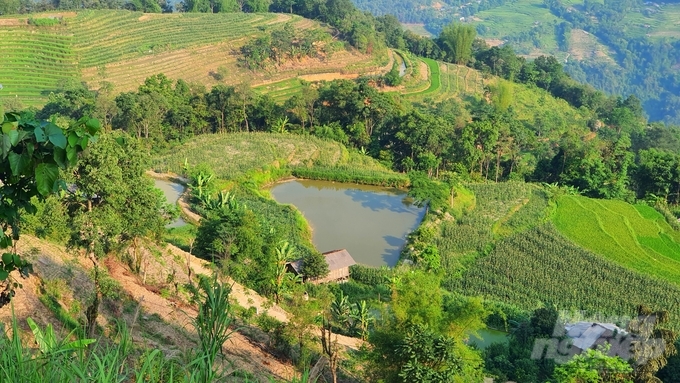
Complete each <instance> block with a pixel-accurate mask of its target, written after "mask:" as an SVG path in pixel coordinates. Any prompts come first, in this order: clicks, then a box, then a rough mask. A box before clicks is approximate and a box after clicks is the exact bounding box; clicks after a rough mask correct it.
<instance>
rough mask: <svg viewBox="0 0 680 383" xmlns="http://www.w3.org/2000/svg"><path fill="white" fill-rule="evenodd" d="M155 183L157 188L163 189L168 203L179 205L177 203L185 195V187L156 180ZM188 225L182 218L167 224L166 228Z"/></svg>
mask: <svg viewBox="0 0 680 383" xmlns="http://www.w3.org/2000/svg"><path fill="white" fill-rule="evenodd" d="M154 182H155V184H156V188H158V189H161V191H162V192H163V194H165V198H166V199H167V200H168V203H169V204H171V205H175V204H177V201H179V197H180V196H181V195H182V193H184V185H181V184H178V183H176V182H170V181H166V180H157V179H154ZM186 224H187V223H186V222H184V220H183V219H182V217H179V218H177V219H176V220H174V221H173V222H170V223H169V224H167V225H166V226H165V227H167V228H172V227H181V226H184V225H186Z"/></svg>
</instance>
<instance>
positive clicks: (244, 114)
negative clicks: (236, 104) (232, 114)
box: [243, 99, 250, 132]
mask: <svg viewBox="0 0 680 383" xmlns="http://www.w3.org/2000/svg"><path fill="white" fill-rule="evenodd" d="M243 120H245V122H246V132H250V127H249V126H248V115H247V114H246V101H245V99H244V100H243Z"/></svg>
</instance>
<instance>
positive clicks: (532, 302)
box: [450, 223, 680, 329]
mask: <svg viewBox="0 0 680 383" xmlns="http://www.w3.org/2000/svg"><path fill="white" fill-rule="evenodd" d="M450 288H451V289H452V291H456V292H458V293H461V294H465V295H471V296H479V295H481V296H484V297H485V298H487V299H491V300H497V301H502V302H505V303H509V304H513V305H516V306H518V307H520V308H522V309H525V310H533V309H536V308H538V307H542V306H544V305H545V304H557V305H558V309H565V310H586V311H587V312H589V313H598V314H604V315H626V316H630V315H634V313H635V309H636V307H637V305H639V304H641V303H644V304H645V305H648V306H650V307H653V308H654V309H664V310H668V311H669V312H670V314H671V321H672V324H671V326H672V327H674V328H675V329H678V328H680V301H679V300H678V299H677V297H678V296H680V288H679V287H678V286H677V285H674V284H672V283H668V282H667V281H663V280H660V279H658V278H654V277H652V276H649V275H645V274H642V273H638V272H636V271H633V270H630V269H628V268H626V267H623V266H621V265H619V264H617V263H616V262H612V261H610V260H608V259H606V258H604V257H601V256H599V255H596V254H593V253H592V252H590V251H587V250H585V249H583V248H582V247H580V246H577V245H576V244H574V243H573V242H570V241H569V240H568V239H567V238H565V237H564V236H563V235H562V234H560V233H559V232H558V231H557V230H556V229H555V227H554V226H553V225H552V224H551V223H546V224H544V225H541V226H538V227H536V228H533V229H531V230H529V231H527V232H522V233H519V234H515V235H511V236H510V237H507V238H506V239H504V240H502V241H500V242H499V243H497V244H496V246H495V247H494V249H493V250H492V251H491V252H490V253H489V255H487V256H484V257H480V258H478V259H477V260H476V261H475V262H474V264H473V265H471V266H470V267H469V268H468V269H467V271H465V272H464V273H463V277H462V278H460V279H458V280H455V281H454V283H453V284H452V285H451V287H450Z"/></svg>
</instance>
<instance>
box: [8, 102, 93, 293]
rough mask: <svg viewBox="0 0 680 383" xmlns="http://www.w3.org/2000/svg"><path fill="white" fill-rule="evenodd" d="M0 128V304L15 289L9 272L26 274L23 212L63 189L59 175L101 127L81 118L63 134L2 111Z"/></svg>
mask: <svg viewBox="0 0 680 383" xmlns="http://www.w3.org/2000/svg"><path fill="white" fill-rule="evenodd" d="M0 127H1V129H2V135H0V249H3V250H4V251H5V252H4V253H3V254H2V257H1V258H0V284H2V283H4V284H5V286H4V290H3V291H2V293H0V305H1V304H4V303H7V301H8V300H9V298H10V297H11V296H12V295H13V291H12V290H13V288H14V287H15V286H17V285H18V284H15V283H14V282H12V283H7V280H8V278H9V273H10V272H12V271H14V270H19V271H20V272H21V273H22V274H26V273H27V272H28V271H29V269H30V266H29V264H28V263H27V262H26V261H24V260H22V259H21V258H20V257H19V255H18V254H17V251H16V241H17V240H19V236H20V227H21V212H22V211H23V212H28V213H35V212H36V208H35V206H33V203H32V200H33V198H37V199H39V200H41V201H42V200H44V199H45V198H46V197H47V196H48V195H50V194H51V193H53V192H56V191H57V190H59V189H60V188H62V186H63V185H64V183H63V181H60V171H61V170H66V169H67V168H69V167H72V166H75V165H76V164H77V163H78V158H79V155H80V153H81V152H82V151H83V150H84V149H86V148H87V147H88V145H89V144H90V143H91V142H93V141H96V140H97V137H98V133H99V129H100V126H99V122H98V121H96V120H91V119H88V118H82V119H80V120H78V121H77V122H76V123H74V124H73V125H72V126H71V127H69V128H68V129H65V130H62V129H61V128H59V127H58V126H56V125H55V124H53V123H51V122H47V121H37V120H34V119H31V118H28V117H23V116H21V115H18V114H16V113H6V114H5V113H4V111H3V110H2V107H0ZM8 230H11V233H9V235H8ZM10 282H11V281H10Z"/></svg>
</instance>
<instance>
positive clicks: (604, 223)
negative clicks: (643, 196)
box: [554, 196, 680, 284]
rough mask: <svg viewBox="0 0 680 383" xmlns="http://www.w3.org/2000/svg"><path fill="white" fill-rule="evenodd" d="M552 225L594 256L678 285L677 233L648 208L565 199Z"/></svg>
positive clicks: (679, 251)
mask: <svg viewBox="0 0 680 383" xmlns="http://www.w3.org/2000/svg"><path fill="white" fill-rule="evenodd" d="M554 222H555V225H556V226H557V228H558V229H559V230H560V231H561V232H562V233H563V234H564V235H565V236H567V237H568V238H569V239H571V240H572V241H574V242H575V243H577V244H578V245H580V246H582V247H584V248H586V249H588V250H590V251H592V252H594V253H597V254H600V255H602V256H604V257H606V258H608V259H610V260H612V261H614V262H616V263H618V264H620V265H622V266H624V267H627V268H629V269H633V270H636V271H639V272H641V273H645V274H649V275H653V276H656V277H659V278H662V279H665V280H667V281H669V282H672V283H675V284H680V233H678V232H675V231H674V230H673V229H672V228H671V227H670V226H669V225H668V223H667V222H666V221H665V220H664V218H663V216H662V215H661V214H659V213H658V212H656V211H655V210H654V209H653V208H651V207H648V206H643V205H635V206H634V205H630V204H627V203H625V202H622V201H614V200H595V199H590V198H585V197H577V196H564V197H561V198H560V199H559V200H558V203H557V212H556V214H555V216H554Z"/></svg>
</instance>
